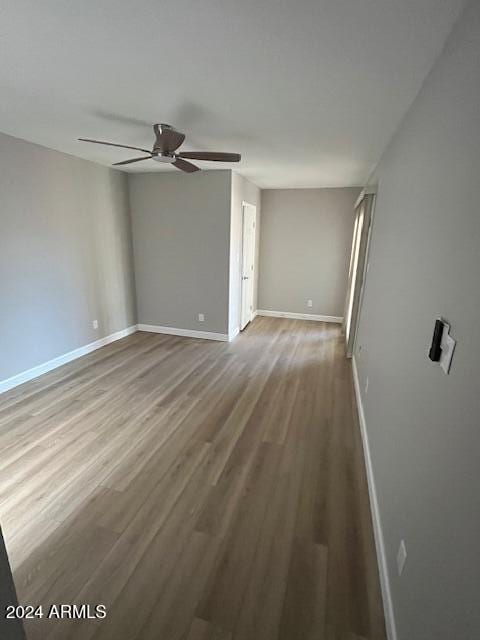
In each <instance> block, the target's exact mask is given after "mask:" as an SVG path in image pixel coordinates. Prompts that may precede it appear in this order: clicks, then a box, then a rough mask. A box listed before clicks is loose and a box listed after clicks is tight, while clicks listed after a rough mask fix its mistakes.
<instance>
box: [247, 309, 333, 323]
mask: <svg viewBox="0 0 480 640" xmlns="http://www.w3.org/2000/svg"><path fill="white" fill-rule="evenodd" d="M255 315H258V316H268V317H271V318H292V320H315V321H316V322H336V323H342V322H343V318H342V317H341V316H319V315H316V314H313V313H291V312H290V311H269V310H267V309H258V310H257V311H256V312H255Z"/></svg>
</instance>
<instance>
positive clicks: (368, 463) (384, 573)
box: [352, 356, 397, 640]
mask: <svg viewBox="0 0 480 640" xmlns="http://www.w3.org/2000/svg"><path fill="white" fill-rule="evenodd" d="M352 369H353V383H354V387H355V397H356V399H357V407H358V418H359V422H360V432H361V435H362V442H363V453H364V458H365V467H366V471H367V482H368V493H369V495H370V509H371V512H372V521H373V534H374V537H375V547H376V550H377V560H378V570H379V573H380V587H381V589H382V599H383V610H384V614H385V626H386V630H387V637H388V640H397V629H396V625H395V616H394V612H393V602H392V594H391V590H390V579H389V576H388V565H387V556H386V553H385V543H384V540H383V530H382V521H381V518H380V510H379V507H378V499H377V490H376V487H375V477H374V475H373V466H372V459H371V456H370V446H369V443H368V433H367V423H366V421H365V412H364V410H363V402H362V394H361V392H360V381H359V378H358V371H357V363H356V361H355V356H354V357H353V358H352Z"/></svg>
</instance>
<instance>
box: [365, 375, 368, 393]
mask: <svg viewBox="0 0 480 640" xmlns="http://www.w3.org/2000/svg"><path fill="white" fill-rule="evenodd" d="M365 393H368V378H367V379H366V380H365Z"/></svg>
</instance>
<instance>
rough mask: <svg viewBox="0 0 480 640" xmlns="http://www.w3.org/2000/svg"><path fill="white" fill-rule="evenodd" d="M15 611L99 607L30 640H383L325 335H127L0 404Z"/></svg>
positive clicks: (366, 523)
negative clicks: (21, 607)
mask: <svg viewBox="0 0 480 640" xmlns="http://www.w3.org/2000/svg"><path fill="white" fill-rule="evenodd" d="M0 450H1V451H2V460H1V462H2V466H1V470H0V523H1V524H2V527H3V530H4V535H5V539H6V543H7V548H8V550H9V554H10V559H11V563H12V566H13V570H14V576H15V581H16V585H17V591H18V596H19V600H20V602H21V603H23V604H33V605H37V604H42V605H43V607H44V612H47V611H48V607H49V605H50V604H52V603H78V604H83V603H90V604H92V605H96V604H104V605H105V606H106V608H107V616H106V618H105V619H104V620H100V619H97V620H62V621H58V620H55V619H48V618H47V617H46V616H44V617H43V618H42V619H36V620H33V621H28V622H27V624H26V630H27V636H28V638H29V640H37V639H38V640H40V639H41V640H60V639H61V640H107V639H111V640H113V639H115V640H153V639H155V640H213V639H215V640H317V639H318V640H323V639H325V640H362V639H368V640H384V639H385V631H384V621H383V613H382V607H381V599H380V591H379V583H378V571H377V564H376V558H375V552H374V543H373V537H372V528H371V521H370V512H369V504H368V492H367V486H366V479H365V472H364V461H363V453H362V445H361V439H360V433H359V429H358V425H357V421H356V413H355V406H354V398H353V394H352V384H351V369H350V363H349V362H348V361H346V359H345V358H344V356H343V342H342V338H341V335H340V329H339V327H338V326H337V325H329V324H324V323H318V322H306V321H301V320H283V319H275V318H257V319H256V320H255V321H254V322H253V323H252V324H251V326H250V327H249V328H248V329H247V330H246V331H245V332H244V333H243V334H241V335H240V336H239V337H238V338H237V339H236V340H235V341H234V342H233V343H230V344H228V343H220V342H211V341H207V340H194V339H190V338H180V337H172V336H166V335H158V334H149V333H136V334H134V335H132V336H130V337H128V338H125V339H123V340H121V341H118V342H116V343H113V344H111V345H108V346H106V347H104V348H102V349H100V350H98V351H96V352H94V353H92V354H90V355H88V356H85V357H84V358H81V359H79V360H76V361H75V362H71V363H69V364H67V365H65V366H64V367H62V368H61V369H57V370H55V371H53V372H51V373H49V374H46V375H44V376H42V377H41V378H37V379H36V380H34V381H31V382H29V383H27V384H25V385H23V386H22V387H18V388H16V389H13V390H11V391H10V392H8V393H6V394H4V395H2V396H0Z"/></svg>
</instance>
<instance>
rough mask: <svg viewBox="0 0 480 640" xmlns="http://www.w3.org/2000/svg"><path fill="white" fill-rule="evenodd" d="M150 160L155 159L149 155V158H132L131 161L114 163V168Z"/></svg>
mask: <svg viewBox="0 0 480 640" xmlns="http://www.w3.org/2000/svg"><path fill="white" fill-rule="evenodd" d="M150 158H153V156H152V155H149V156H142V157H141V158H132V159H131V160H122V162H114V163H113V165H112V166H113V167H116V166H118V165H119V164H131V163H132V162H141V161H142V160H150Z"/></svg>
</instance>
